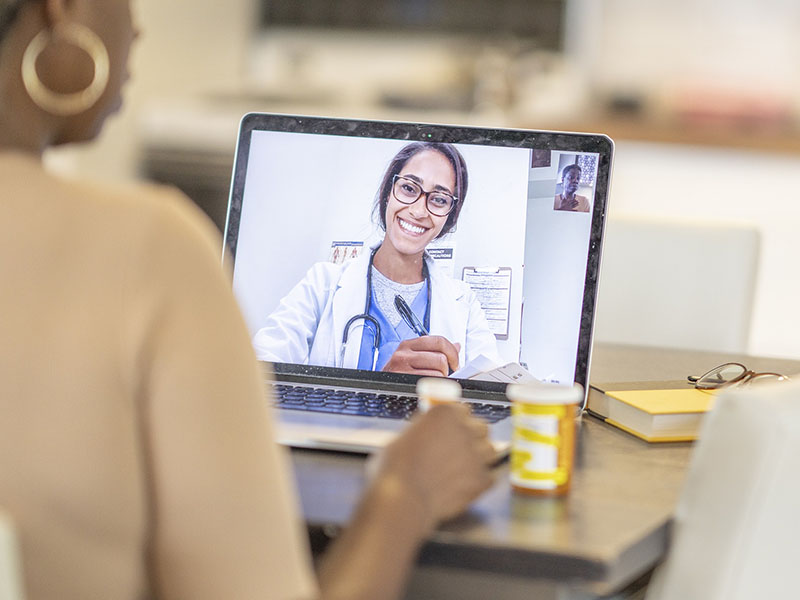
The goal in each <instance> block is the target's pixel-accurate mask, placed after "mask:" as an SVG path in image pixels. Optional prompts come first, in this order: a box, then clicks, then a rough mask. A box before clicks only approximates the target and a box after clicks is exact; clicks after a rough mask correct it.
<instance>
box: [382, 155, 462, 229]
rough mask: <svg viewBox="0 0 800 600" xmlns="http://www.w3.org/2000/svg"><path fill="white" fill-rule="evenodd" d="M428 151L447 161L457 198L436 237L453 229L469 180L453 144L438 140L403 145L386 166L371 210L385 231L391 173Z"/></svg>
mask: <svg viewBox="0 0 800 600" xmlns="http://www.w3.org/2000/svg"><path fill="white" fill-rule="evenodd" d="M427 150H432V151H434V152H438V153H439V154H441V155H442V156H444V157H445V158H446V159H447V160H449V161H450V165H451V166H452V167H453V173H455V180H456V185H455V189H454V190H453V195H454V196H455V197H456V204H455V206H454V207H453V210H452V211H451V212H450V214H449V215H447V221H445V224H444V227H442V230H441V231H440V232H439V235H437V236H436V237H437V238H440V237H442V236H443V235H446V234H448V233H450V232H451V231H453V229H455V226H456V222H457V221H458V215H459V214H460V213H461V207H462V206H464V198H465V197H466V195H467V185H468V183H469V181H468V180H469V177H468V176H467V163H466V162H464V157H463V156H461V153H460V152H459V151H458V150H456V147H455V146H453V145H452V144H443V143H440V142H413V143H411V144H408V145H407V146H403V148H402V149H401V150H400V152H398V153H397V154H395V156H394V158H393V159H392V161H391V162H390V163H389V166H388V167H387V168H386V172H385V173H384V174H383V180H382V181H381V185H380V187H379V188H378V194H377V195H376V197H375V207H374V209H373V211H374V212H375V213H377V217H378V223H380V225H381V228H382V229H383V230H384V231H386V205H387V204H388V202H389V195H390V194H391V193H392V185H393V184H394V176H395V175H397V174H399V173H400V171H402V170H403V167H405V166H406V163H407V162H408V161H409V160H411V158H412V157H414V156H416V155H417V154H419V153H420V152H425V151H427Z"/></svg>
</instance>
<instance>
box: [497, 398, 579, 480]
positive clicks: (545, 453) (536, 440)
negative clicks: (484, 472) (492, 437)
mask: <svg viewBox="0 0 800 600" xmlns="http://www.w3.org/2000/svg"><path fill="white" fill-rule="evenodd" d="M573 415H574V406H572V405H566V406H563V405H562V406H559V405H545V406H540V405H531V404H517V403H515V404H514V405H513V406H512V418H513V420H514V434H513V440H512V445H511V448H512V449H511V485H512V486H513V487H514V488H515V489H517V490H520V491H527V492H530V493H541V494H547V495H551V494H560V493H564V492H566V490H567V489H568V487H569V479H570V472H571V470H572V458H573V446H574V427H575V424H574V421H573Z"/></svg>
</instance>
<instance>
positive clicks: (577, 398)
mask: <svg viewBox="0 0 800 600" xmlns="http://www.w3.org/2000/svg"><path fill="white" fill-rule="evenodd" d="M506 396H507V397H508V399H509V400H511V401H513V402H524V403H525V404H548V405H549V404H580V403H581V402H582V401H583V387H582V386H581V385H580V384H578V383H576V384H574V385H558V384H554V383H510V384H509V385H508V387H506Z"/></svg>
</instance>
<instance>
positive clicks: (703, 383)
mask: <svg viewBox="0 0 800 600" xmlns="http://www.w3.org/2000/svg"><path fill="white" fill-rule="evenodd" d="M730 367H739V368H740V369H741V373H739V375H737V376H736V377H733V378H732V379H721V378H720V377H719V374H720V373H721V372H722V371H724V370H725V369H728V368H730ZM715 375H716V378H714V376H715ZM759 378H770V379H772V378H774V379H775V380H776V381H788V380H789V377H787V376H786V375H782V374H780V373H772V372H769V371H766V372H757V371H751V370H750V369H748V368H747V367H745V366H744V365H743V364H742V363H738V362H727V363H723V364H721V365H717V366H716V367H714V368H713V369H711V370H709V371H706V372H705V373H703V374H702V375H689V376H688V377H687V378H686V379H687V380H688V381H689V382H690V383H693V384H694V387H696V388H697V389H698V390H719V389H722V388H726V387H733V386H737V385H745V384H748V383H750V382H752V381H753V380H755V379H759Z"/></svg>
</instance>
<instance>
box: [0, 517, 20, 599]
mask: <svg viewBox="0 0 800 600" xmlns="http://www.w3.org/2000/svg"><path fill="white" fill-rule="evenodd" d="M24 598H25V595H24V594H23V591H22V570H21V567H20V560H19V549H18V545H17V538H16V535H15V533H14V527H13V523H12V521H11V519H10V517H8V515H7V514H6V513H4V512H3V511H2V510H0V600H24Z"/></svg>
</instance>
